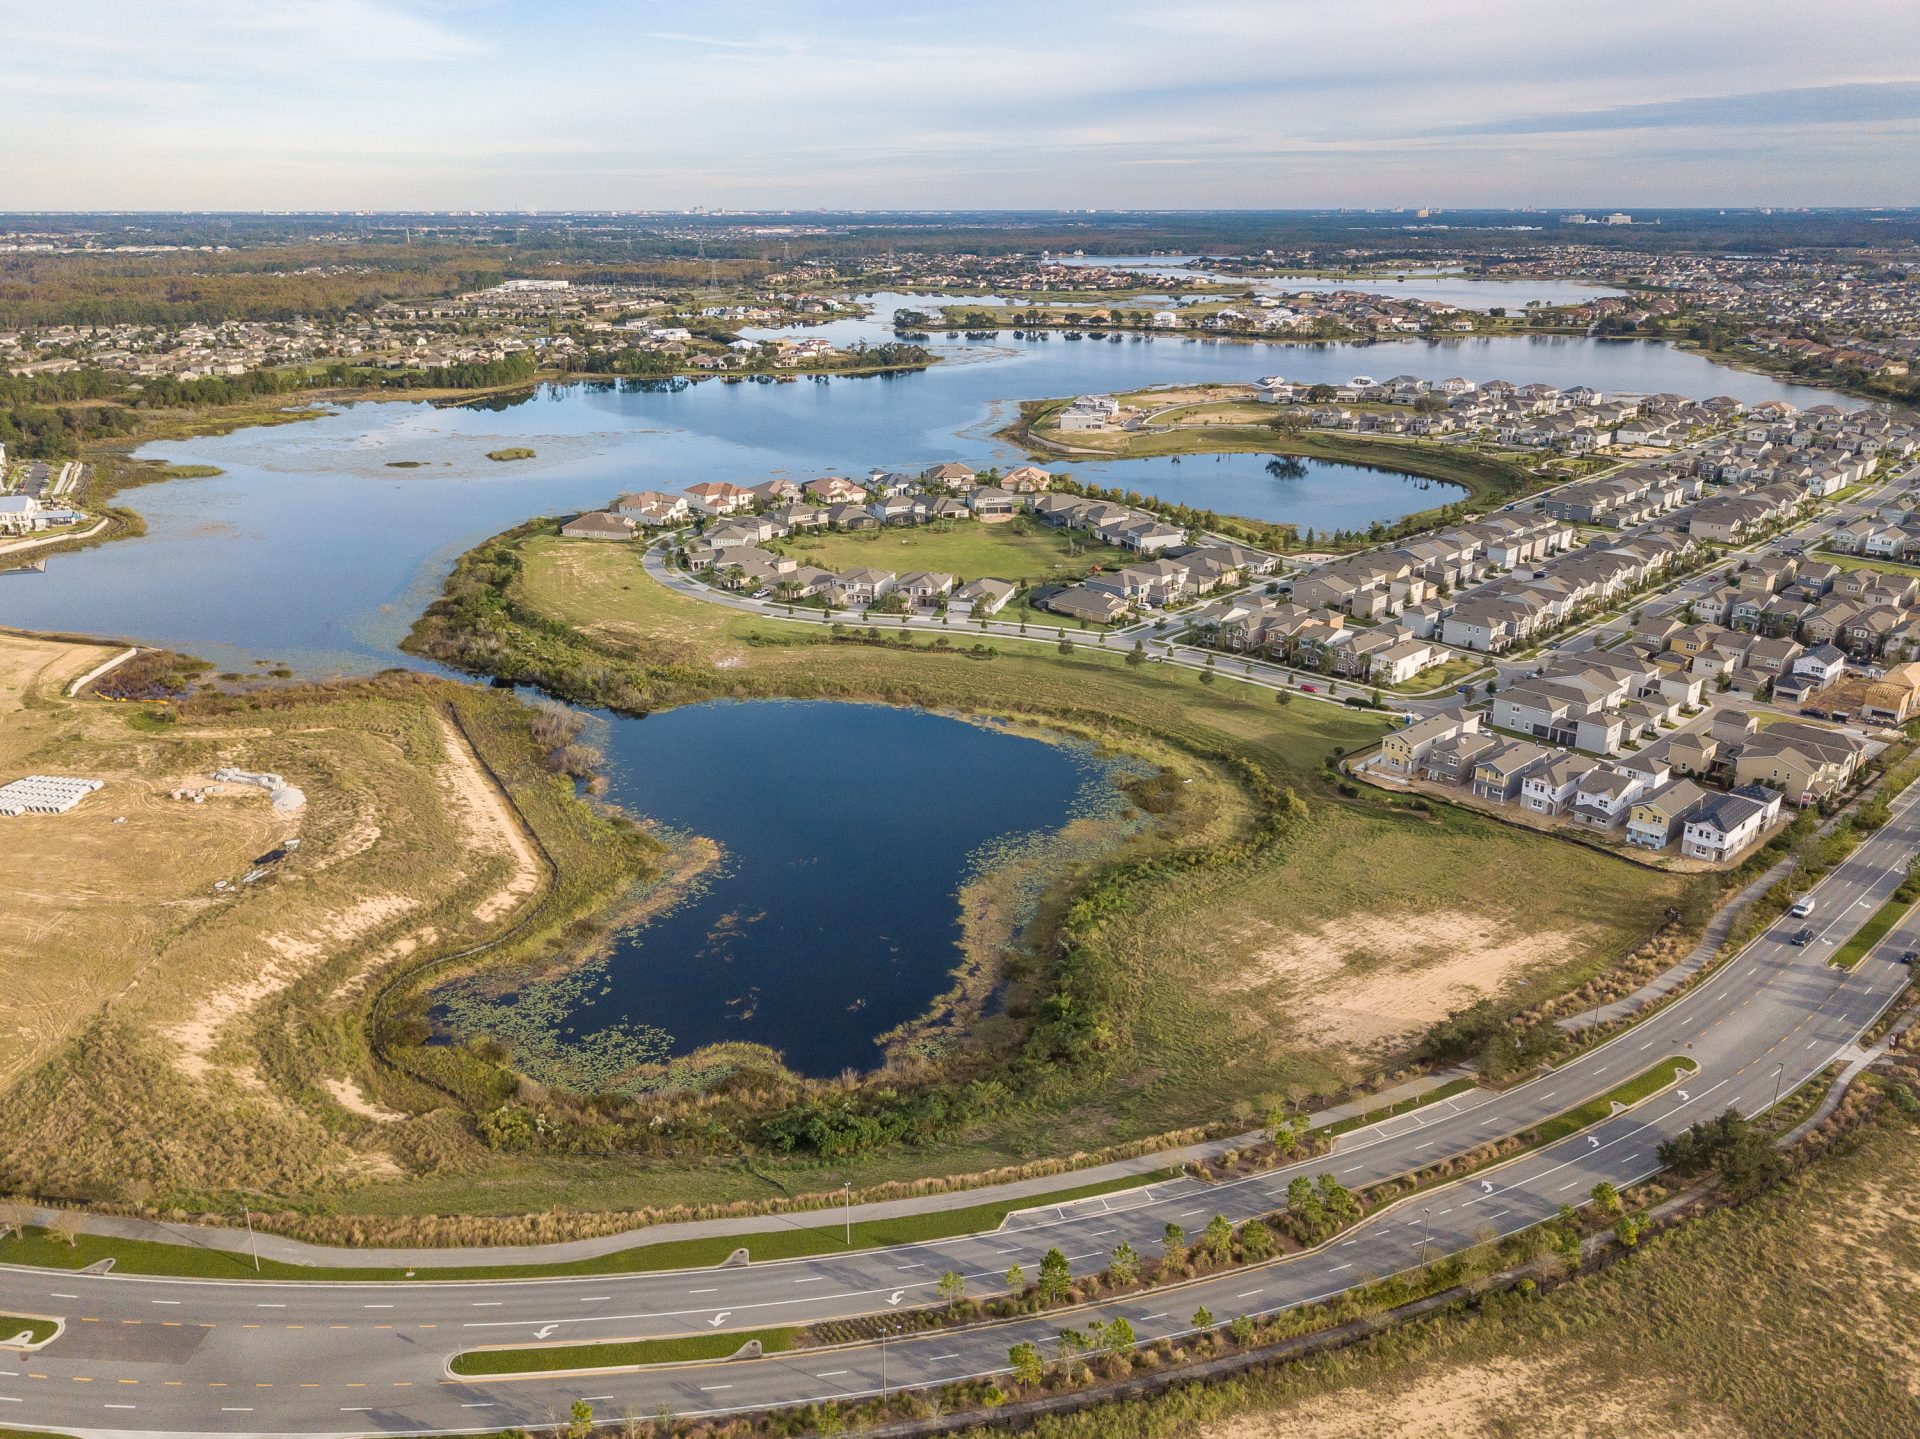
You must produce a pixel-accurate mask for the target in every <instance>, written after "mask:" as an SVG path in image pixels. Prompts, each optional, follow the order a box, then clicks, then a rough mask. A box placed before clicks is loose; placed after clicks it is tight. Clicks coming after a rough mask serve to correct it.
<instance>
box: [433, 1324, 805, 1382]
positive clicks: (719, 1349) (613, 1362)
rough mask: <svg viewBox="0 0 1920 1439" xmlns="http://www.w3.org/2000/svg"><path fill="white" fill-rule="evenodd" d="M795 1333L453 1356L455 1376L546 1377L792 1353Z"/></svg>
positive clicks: (752, 1333)
mask: <svg viewBox="0 0 1920 1439" xmlns="http://www.w3.org/2000/svg"><path fill="white" fill-rule="evenodd" d="M799 1332H800V1331H799V1330H798V1329H791V1328H789V1329H743V1330H735V1331H732V1332H730V1333H726V1334H681V1335H676V1336H674V1337H673V1338H671V1339H628V1340H615V1341H613V1342H611V1343H606V1344H555V1345H550V1346H538V1345H536V1346H534V1347H532V1348H528V1349H469V1350H468V1351H467V1352H466V1353H464V1354H456V1355H454V1356H453V1363H452V1365H451V1366H450V1367H451V1368H452V1370H453V1372H454V1373H455V1374H459V1375H462V1376H467V1377H473V1376H478V1375H483V1374H546V1373H558V1372H560V1371H563V1370H571V1369H625V1368H628V1367H630V1366H632V1365H635V1364H698V1363H700V1362H702V1361H704V1360H714V1359H726V1358H729V1357H731V1356H732V1355H734V1354H736V1353H738V1352H739V1350H740V1346H741V1345H743V1344H747V1343H750V1342H752V1341H753V1340H755V1339H758V1340H759V1341H760V1352H761V1353H763V1354H784V1353H785V1352H786V1351H787V1350H789V1349H791V1348H793V1340H794V1336H795V1335H797V1334H798V1333H799Z"/></svg>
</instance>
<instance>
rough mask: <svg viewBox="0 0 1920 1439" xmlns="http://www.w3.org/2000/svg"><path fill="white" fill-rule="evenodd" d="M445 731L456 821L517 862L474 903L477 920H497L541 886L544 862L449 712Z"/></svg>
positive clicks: (445, 781) (445, 782) (443, 777)
mask: <svg viewBox="0 0 1920 1439" xmlns="http://www.w3.org/2000/svg"><path fill="white" fill-rule="evenodd" d="M440 730H441V734H442V735H443V736H444V737H445V740H446V753H447V762H446V764H444V765H443V766H441V769H440V776H439V778H440V783H441V786H442V787H443V788H444V789H445V790H446V792H447V794H448V797H449V798H450V799H451V800H452V802H453V812H454V817H455V819H456V821H457V822H458V823H459V824H460V826H461V827H462V828H463V829H464V830H465V831H466V834H467V837H468V839H469V840H470V841H472V843H473V845H474V847H475V848H476V849H480V850H487V851H497V850H504V851H505V852H506V854H507V856H508V858H509V859H510V860H511V861H512V868H511V870H510V872H509V873H508V876H507V878H506V880H505V881H504V882H503V883H502V884H501V885H500V886H499V888H497V889H495V890H494V891H493V892H492V893H491V894H489V895H487V896H486V897H485V898H483V899H482V900H481V901H480V902H479V903H478V904H476V905H475V906H474V907H473V917H474V918H475V919H478V920H481V921H483V922H484V921H487V920H493V919H498V918H499V917H500V916H501V915H503V914H507V913H510V912H511V911H512V910H513V908H514V907H515V906H516V905H517V904H519V902H520V901H521V900H522V899H524V898H525V897H526V896H527V895H530V894H532V893H533V892H534V891H535V890H536V889H538V888H539V887H540V862H539V860H538V859H536V858H535V856H534V853H533V845H532V844H531V843H530V842H529V841H528V839H527V833H526V831H525V830H524V829H522V828H521V826H520V817H519V816H518V815H517V814H515V813H514V811H513V806H512V805H510V804H509V803H508V802H507V797H506V796H505V795H503V794H502V793H501V792H500V790H499V788H498V787H497V786H496V785H495V784H494V783H493V781H492V780H491V779H490V778H488V776H487V773H486V771H485V770H483V769H481V767H480V759H479V757H478V756H477V755H475V754H474V752H473V749H472V747H471V746H469V745H468V744H467V741H466V738H465V736H463V735H462V734H461V733H460V731H459V730H458V729H456V728H455V727H454V724H453V721H451V720H449V719H448V718H447V717H446V716H445V715H441V716H440Z"/></svg>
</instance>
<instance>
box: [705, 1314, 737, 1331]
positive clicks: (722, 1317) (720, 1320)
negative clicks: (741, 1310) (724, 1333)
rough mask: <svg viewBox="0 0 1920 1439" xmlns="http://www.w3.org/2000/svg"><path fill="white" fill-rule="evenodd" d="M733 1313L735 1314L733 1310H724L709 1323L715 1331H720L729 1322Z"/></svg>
mask: <svg viewBox="0 0 1920 1439" xmlns="http://www.w3.org/2000/svg"><path fill="white" fill-rule="evenodd" d="M731 1313H733V1311H732V1310H731V1309H722V1310H721V1311H720V1312H719V1313H718V1314H716V1315H714V1316H713V1318H711V1319H709V1320H708V1321H707V1323H708V1324H710V1325H712V1326H713V1327H714V1328H715V1329H718V1328H719V1327H720V1326H721V1325H722V1324H725V1323H726V1322H727V1316H728V1315H729V1314H731Z"/></svg>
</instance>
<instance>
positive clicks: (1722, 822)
mask: <svg viewBox="0 0 1920 1439" xmlns="http://www.w3.org/2000/svg"><path fill="white" fill-rule="evenodd" d="M1779 816H1780V796H1779V795H1778V794H1776V793H1775V792H1774V791H1772V790H1768V789H1760V788H1758V787H1752V786H1750V787H1748V788H1744V789H1737V790H1734V791H1733V792H1731V793H1729V794H1716V795H1712V796H1710V797H1709V798H1708V799H1707V800H1706V801H1704V802H1703V803H1702V804H1701V805H1700V806H1699V807H1698V808H1696V809H1695V810H1694V811H1693V812H1692V813H1691V814H1689V815H1688V816H1687V817H1686V821H1685V823H1684V824H1683V825H1682V827H1681V832H1680V834H1681V837H1680V853H1681V854H1683V855H1685V856H1686V857H1687V858H1688V859H1699V860H1706V861H1709V862H1710V863H1714V864H1725V863H1727V862H1728V861H1730V860H1733V859H1737V858H1738V857H1739V856H1740V855H1741V854H1743V853H1745V851H1746V850H1748V849H1750V848H1751V847H1752V846H1753V845H1754V844H1755V843H1756V842H1757V841H1758V840H1759V838H1760V837H1761V836H1762V835H1763V834H1765V833H1766V831H1767V827H1768V826H1769V825H1770V824H1772V823H1773V821H1774V820H1776V819H1778V818H1779Z"/></svg>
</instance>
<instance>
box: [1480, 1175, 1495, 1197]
mask: <svg viewBox="0 0 1920 1439" xmlns="http://www.w3.org/2000/svg"><path fill="white" fill-rule="evenodd" d="M1480 1189H1481V1191H1482V1192H1483V1193H1486V1194H1491V1193H1493V1181H1492V1180H1491V1179H1483V1180H1481V1181H1480Z"/></svg>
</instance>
